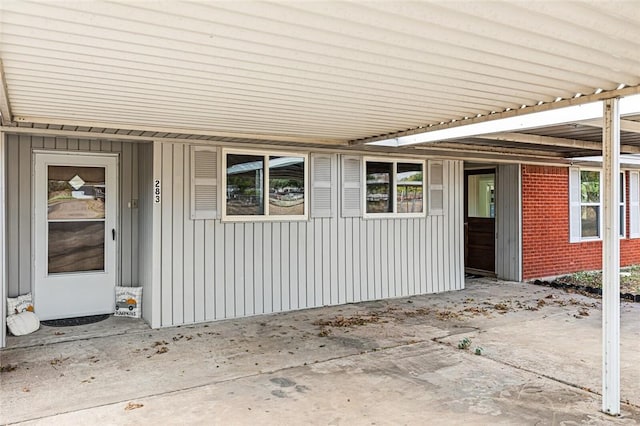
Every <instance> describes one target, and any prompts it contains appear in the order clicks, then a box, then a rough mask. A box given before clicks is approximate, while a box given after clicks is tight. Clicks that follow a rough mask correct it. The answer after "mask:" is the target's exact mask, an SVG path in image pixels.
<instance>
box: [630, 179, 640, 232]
mask: <svg viewBox="0 0 640 426" xmlns="http://www.w3.org/2000/svg"><path fill="white" fill-rule="evenodd" d="M629 238H640V173H639V172H629Z"/></svg>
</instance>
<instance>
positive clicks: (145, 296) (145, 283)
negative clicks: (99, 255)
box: [134, 145, 159, 325]
mask: <svg viewBox="0 0 640 426" xmlns="http://www.w3.org/2000/svg"><path fill="white" fill-rule="evenodd" d="M136 151H138V150H136ZM139 151H140V155H139V159H140V161H139V162H135V164H138V165H139V169H138V173H137V175H138V182H139V183H140V185H141V186H142V187H143V188H146V189H148V190H147V191H146V196H144V197H140V200H139V204H138V210H139V214H140V216H141V217H144V218H149V219H148V220H143V221H142V222H141V226H140V227H138V228H137V230H138V240H139V241H140V243H139V244H138V247H139V249H140V255H139V266H138V268H134V269H136V270H138V272H137V274H138V279H139V282H140V285H141V286H142V306H143V308H144V309H143V310H142V316H143V318H144V319H145V321H147V322H148V323H149V324H152V325H154V324H156V323H157V322H158V321H154V320H153V316H154V313H155V314H157V309H159V307H154V303H153V300H154V297H153V296H154V291H155V289H154V288H153V220H151V218H152V217H153V213H152V210H153V191H152V188H153V148H152V147H151V146H150V145H141V146H140V147H139Z"/></svg>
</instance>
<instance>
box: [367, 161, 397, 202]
mask: <svg viewBox="0 0 640 426" xmlns="http://www.w3.org/2000/svg"><path fill="white" fill-rule="evenodd" d="M366 175H367V213H391V212H393V201H392V200H393V194H392V188H393V163H384V162H374V161H367V170H366Z"/></svg>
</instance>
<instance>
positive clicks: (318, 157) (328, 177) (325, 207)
mask: <svg viewBox="0 0 640 426" xmlns="http://www.w3.org/2000/svg"><path fill="white" fill-rule="evenodd" d="M332 157H333V156H332V155H331V154H312V155H311V191H312V192H311V217H333V216H334V214H335V213H334V211H335V202H334V200H333V185H332V175H333V170H332V169H333V167H332V165H333V164H332V163H333V158H332Z"/></svg>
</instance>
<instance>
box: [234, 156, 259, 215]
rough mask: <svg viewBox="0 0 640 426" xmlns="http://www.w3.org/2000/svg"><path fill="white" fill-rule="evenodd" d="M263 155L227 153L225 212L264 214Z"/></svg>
mask: <svg viewBox="0 0 640 426" xmlns="http://www.w3.org/2000/svg"><path fill="white" fill-rule="evenodd" d="M262 188H264V157H263V156H261V155H239V154H227V214H228V215H231V216H235V215H238V216H240V215H263V214H264V195H263V192H264V191H263V189H262Z"/></svg>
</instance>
